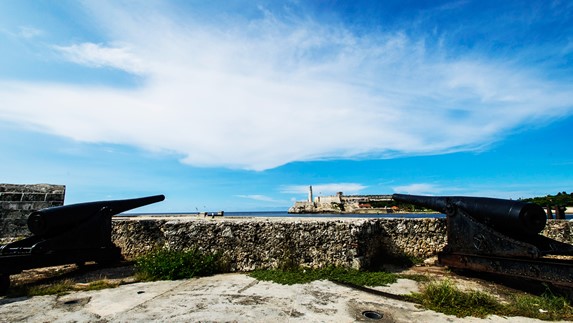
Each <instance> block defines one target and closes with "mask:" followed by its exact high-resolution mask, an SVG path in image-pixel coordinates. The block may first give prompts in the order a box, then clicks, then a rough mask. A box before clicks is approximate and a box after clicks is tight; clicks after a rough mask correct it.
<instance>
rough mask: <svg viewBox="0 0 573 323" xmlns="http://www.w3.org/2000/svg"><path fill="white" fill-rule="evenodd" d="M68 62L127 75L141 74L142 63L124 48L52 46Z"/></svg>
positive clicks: (92, 45)
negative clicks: (124, 72) (115, 70)
mask: <svg viewBox="0 0 573 323" xmlns="http://www.w3.org/2000/svg"><path fill="white" fill-rule="evenodd" d="M54 48H55V49H56V50H57V51H59V52H61V53H62V54H63V55H64V56H65V57H66V58H67V59H68V60H70V61H72V62H74V63H77V64H82V65H87V66H90V67H111V68H116V69H120V70H123V71H126V72H128V73H134V74H142V73H143V72H144V71H145V68H144V67H143V66H142V65H143V64H142V62H141V60H140V59H138V58H137V57H136V56H135V55H133V54H132V53H131V52H130V50H129V49H128V48H126V47H106V46H102V45H101V44H94V43H81V44H74V45H70V46H54Z"/></svg>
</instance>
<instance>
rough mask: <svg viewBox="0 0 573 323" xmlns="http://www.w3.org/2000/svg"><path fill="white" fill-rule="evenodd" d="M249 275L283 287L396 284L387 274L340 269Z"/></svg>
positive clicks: (393, 276)
mask: <svg viewBox="0 0 573 323" xmlns="http://www.w3.org/2000/svg"><path fill="white" fill-rule="evenodd" d="M249 275H250V276H251V277H253V278H256V279H258V280H265V281H272V282H275V283H278V284H283V285H293V284H304V283H309V282H312V281H315V280H330V281H337V282H343V283H349V284H354V285H359V286H384V285H388V284H391V283H394V282H396V280H397V276H396V275H395V274H391V273H387V272H365V271H359V270H356V269H347V268H341V267H334V266H331V267H326V268H319V269H312V268H300V267H299V268H291V269H274V270H255V271H252V272H251V273H249Z"/></svg>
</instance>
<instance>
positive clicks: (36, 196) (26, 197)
mask: <svg viewBox="0 0 573 323" xmlns="http://www.w3.org/2000/svg"><path fill="white" fill-rule="evenodd" d="M45 200H46V193H25V194H23V195H22V202H40V201H45Z"/></svg>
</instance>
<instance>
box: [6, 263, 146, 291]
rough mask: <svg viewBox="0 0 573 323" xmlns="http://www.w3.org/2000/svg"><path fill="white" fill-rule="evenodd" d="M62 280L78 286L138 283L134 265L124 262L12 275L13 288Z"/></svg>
mask: <svg viewBox="0 0 573 323" xmlns="http://www.w3.org/2000/svg"><path fill="white" fill-rule="evenodd" d="M60 280H69V281H72V282H73V283H76V284H89V283H91V282H95V281H100V280H106V281H108V282H110V283H114V282H116V283H129V282H134V281H136V279H135V268H134V265H133V263H130V262H122V263H118V264H116V265H114V266H111V267H110V266H105V267H103V266H101V265H98V264H96V263H86V264H85V265H83V266H77V265H63V266H53V267H44V268H35V269H29V270H24V271H23V272H22V273H20V274H16V275H11V276H10V282H11V285H12V286H25V285H40V284H50V283H53V282H56V281H60Z"/></svg>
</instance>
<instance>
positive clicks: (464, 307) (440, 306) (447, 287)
mask: <svg viewBox="0 0 573 323" xmlns="http://www.w3.org/2000/svg"><path fill="white" fill-rule="evenodd" d="M411 297H412V299H413V300H414V301H416V302H417V303H420V304H422V305H423V306H424V307H426V308H428V309H431V310H433V311H436V312H441V313H444V314H447V315H455V316H457V317H465V316H476V317H482V318H483V317H485V316H487V315H489V314H494V313H497V312H498V311H499V310H500V309H501V307H502V305H501V304H500V303H499V302H498V301H497V300H496V299H495V298H494V297H493V296H491V295H488V294H486V293H484V292H480V291H468V292H463V291H461V290H459V289H458V288H457V287H455V286H454V284H453V283H452V282H451V281H449V280H444V281H441V282H433V283H429V284H428V285H427V286H426V288H425V289H424V291H423V292H422V293H413V294H412V295H411Z"/></svg>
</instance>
